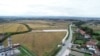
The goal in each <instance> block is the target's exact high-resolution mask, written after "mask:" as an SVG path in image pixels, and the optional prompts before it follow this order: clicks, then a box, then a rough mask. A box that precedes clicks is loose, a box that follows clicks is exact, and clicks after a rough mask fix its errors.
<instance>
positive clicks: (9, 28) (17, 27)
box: [0, 23, 28, 33]
mask: <svg viewBox="0 0 100 56" xmlns="http://www.w3.org/2000/svg"><path fill="white" fill-rule="evenodd" d="M26 30H28V29H27V28H26V27H25V26H24V25H22V24H18V23H8V24H7V23H6V24H0V33H3V32H21V31H26Z"/></svg>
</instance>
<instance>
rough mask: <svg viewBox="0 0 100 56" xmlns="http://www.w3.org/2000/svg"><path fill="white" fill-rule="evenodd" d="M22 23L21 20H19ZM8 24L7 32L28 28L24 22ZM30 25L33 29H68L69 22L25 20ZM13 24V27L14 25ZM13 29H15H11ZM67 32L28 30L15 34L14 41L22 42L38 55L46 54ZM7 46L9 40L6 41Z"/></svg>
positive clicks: (43, 55)
mask: <svg viewBox="0 0 100 56" xmlns="http://www.w3.org/2000/svg"><path fill="white" fill-rule="evenodd" d="M18 23H21V22H18ZM18 23H17V22H16V23H15V24H8V25H7V26H6V27H5V28H8V30H5V32H18V31H23V30H27V29H26V28H25V27H24V26H23V25H22V24H18ZM23 23H26V24H27V25H29V26H30V28H32V29H33V30H45V29H67V28H68V25H69V23H68V22H56V21H41V20H40V21H26V22H25V21H23ZM12 26H13V27H12ZM11 29H13V30H11ZM65 34H66V32H28V33H23V34H17V35H13V36H11V37H12V42H13V44H15V43H20V44H21V45H23V46H25V47H26V48H27V49H28V50H30V51H31V52H33V53H35V54H36V55H37V56H45V55H47V54H49V53H50V52H51V51H52V50H54V49H55V48H56V47H57V45H58V44H60V43H61V40H62V39H63V37H64V36H65ZM4 44H5V46H7V40H6V41H5V42H4Z"/></svg>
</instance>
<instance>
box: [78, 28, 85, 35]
mask: <svg viewBox="0 0 100 56" xmlns="http://www.w3.org/2000/svg"><path fill="white" fill-rule="evenodd" d="M76 32H79V33H80V34H81V35H85V34H86V32H85V31H83V30H81V29H79V28H77V29H76Z"/></svg>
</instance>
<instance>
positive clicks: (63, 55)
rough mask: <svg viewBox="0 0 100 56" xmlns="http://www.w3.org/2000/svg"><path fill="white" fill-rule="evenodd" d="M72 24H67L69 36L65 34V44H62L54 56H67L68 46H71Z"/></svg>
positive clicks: (68, 52)
mask: <svg viewBox="0 0 100 56" xmlns="http://www.w3.org/2000/svg"><path fill="white" fill-rule="evenodd" d="M71 27H72V24H71V25H69V36H66V37H68V39H67V40H66V41H65V42H64V43H63V44H65V45H64V46H62V49H61V50H60V51H59V52H58V53H57V55H56V56H68V55H69V54H70V52H71V50H70V48H71V46H72V43H71V41H72V32H73V31H72V28H71Z"/></svg>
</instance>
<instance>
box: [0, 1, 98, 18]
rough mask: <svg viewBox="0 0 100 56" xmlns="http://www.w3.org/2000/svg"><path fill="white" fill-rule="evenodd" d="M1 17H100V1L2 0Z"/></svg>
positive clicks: (0, 6)
mask: <svg viewBox="0 0 100 56" xmlns="http://www.w3.org/2000/svg"><path fill="white" fill-rule="evenodd" d="M0 16H79V17H100V0H0Z"/></svg>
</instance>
